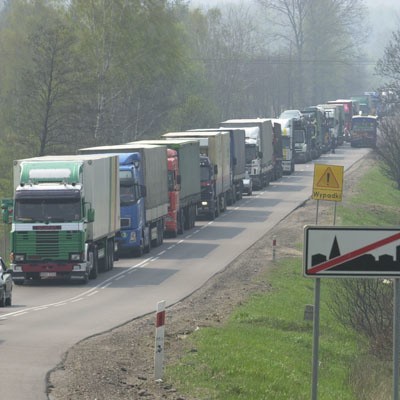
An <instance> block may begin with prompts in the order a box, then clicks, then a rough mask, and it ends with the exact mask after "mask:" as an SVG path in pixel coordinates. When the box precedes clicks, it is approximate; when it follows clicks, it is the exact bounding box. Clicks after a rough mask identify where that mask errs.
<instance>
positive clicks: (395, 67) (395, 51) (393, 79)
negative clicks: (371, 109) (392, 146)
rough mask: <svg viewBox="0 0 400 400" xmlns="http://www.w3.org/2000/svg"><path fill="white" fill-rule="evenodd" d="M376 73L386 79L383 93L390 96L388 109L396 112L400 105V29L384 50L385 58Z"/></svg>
mask: <svg viewBox="0 0 400 400" xmlns="http://www.w3.org/2000/svg"><path fill="white" fill-rule="evenodd" d="M375 71H376V73H377V74H378V75H380V76H381V77H382V78H384V79H386V82H385V83H384V85H383V87H382V91H384V92H386V93H387V94H389V93H390V96H385V97H384V99H383V100H384V101H385V103H386V104H384V106H385V108H386V109H388V108H389V109H390V111H396V109H397V110H398V109H399V104H400V101H399V99H400V29H399V30H397V31H395V32H393V33H392V39H391V40H390V42H389V44H388V45H387V46H386V48H385V50H384V54H383V57H382V58H381V59H380V60H379V61H378V62H377V65H376V67H375Z"/></svg>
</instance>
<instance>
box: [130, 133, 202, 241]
mask: <svg viewBox="0 0 400 400" xmlns="http://www.w3.org/2000/svg"><path fill="white" fill-rule="evenodd" d="M134 143H135V142H134ZM136 143H143V144H154V145H160V146H166V147H167V154H168V190H169V199H170V201H169V207H168V217H167V219H166V223H165V230H166V232H167V234H169V235H170V236H173V237H176V235H177V234H178V233H179V234H181V233H183V232H184V231H185V230H188V229H191V228H193V227H194V226H195V221H196V215H197V205H198V204H199V202H200V200H201V187H200V145H199V141H198V140H185V139H176V138H169V139H160V140H141V141H139V142H136Z"/></svg>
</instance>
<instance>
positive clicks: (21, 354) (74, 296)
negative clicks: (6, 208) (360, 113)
mask: <svg viewBox="0 0 400 400" xmlns="http://www.w3.org/2000/svg"><path fill="white" fill-rule="evenodd" d="M368 151H369V150H368V149H353V148H351V147H349V146H348V145H345V146H343V147H341V148H338V149H337V150H336V154H326V155H323V156H322V157H321V158H320V159H318V160H316V161H315V162H316V163H318V164H333V165H342V166H344V168H345V171H346V170H347V169H348V168H350V167H351V165H352V164H354V163H355V162H356V161H357V160H358V159H360V158H361V157H362V156H363V155H365V154H366V153H367V152H368ZM313 171H314V166H313V164H312V163H307V164H297V165H296V172H295V173H294V174H293V175H290V176H284V177H283V178H282V179H281V180H280V181H278V182H273V183H271V185H270V186H269V187H268V188H266V189H265V190H263V191H259V192H253V195H252V196H245V197H244V198H243V200H241V201H239V202H237V203H236V204H234V205H233V206H232V207H230V208H228V210H227V212H225V213H224V214H222V215H221V216H220V217H219V218H218V219H216V220H215V221H212V222H208V221H198V222H196V227H195V228H194V229H192V230H190V231H188V232H186V233H185V234H184V235H181V236H178V238H176V239H167V240H165V241H164V244H163V245H162V246H160V247H158V248H156V249H153V250H152V251H151V253H150V254H149V255H148V257H146V258H145V257H142V258H136V259H135V258H132V259H121V260H120V261H118V262H116V263H115V268H114V269H113V270H112V271H109V272H107V273H104V274H100V276H99V278H98V279H96V280H94V281H90V282H89V284H88V285H85V286H82V285H77V284H66V283H56V282H52V281H48V282H39V283H35V284H29V285H24V286H14V292H13V306H12V307H7V308H0V376H1V378H0V388H1V389H0V390H1V399H10V400H46V399H47V395H46V393H45V377H46V373H47V372H48V371H49V370H51V369H52V368H54V367H55V366H56V365H57V364H58V363H59V362H60V360H61V357H62V355H63V353H64V352H65V351H66V350H67V349H68V348H69V347H71V346H72V345H73V344H75V343H76V342H78V341H80V340H81V339H84V338H86V337H88V336H91V335H94V334H97V333H99V332H104V331H107V330H109V329H111V328H113V327H115V326H117V325H120V324H123V323H125V322H126V321H128V320H131V319H133V318H136V317H138V316H141V315H145V314H147V313H149V312H153V311H154V310H155V308H156V304H157V302H158V301H160V300H166V303H167V306H168V305H171V304H174V303H175V302H177V301H179V300H181V299H182V298H184V297H186V296H188V295H189V294H191V293H192V292H193V291H194V290H196V289H197V288H199V287H200V286H201V285H202V284H203V283H204V282H206V281H207V280H208V279H209V278H210V277H211V276H212V275H214V274H215V273H217V272H218V271H220V270H222V269H223V268H224V267H225V266H226V265H227V264H228V263H229V262H231V261H232V260H234V259H235V258H236V257H237V256H238V255H239V254H241V253H242V252H243V251H244V250H246V249H247V248H248V247H250V246H251V245H252V244H253V243H254V242H256V241H257V240H258V239H259V238H260V237H261V236H262V235H264V234H265V233H266V232H268V231H269V230H270V229H271V228H272V227H273V226H275V225H276V224H277V223H279V222H280V221H281V220H282V219H283V218H284V217H285V216H286V215H288V214H289V213H290V212H291V211H292V210H293V209H295V208H296V207H298V206H299V205H300V204H301V203H303V202H304V201H305V200H307V199H308V198H309V197H310V196H311V189H312V182H313ZM344 179H346V173H345V174H344ZM311 223H312V222H311Z"/></svg>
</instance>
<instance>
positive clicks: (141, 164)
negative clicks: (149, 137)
mask: <svg viewBox="0 0 400 400" xmlns="http://www.w3.org/2000/svg"><path fill="white" fill-rule="evenodd" d="M78 152H79V153H81V154H102V153H109V154H118V156H119V178H120V197H121V200H120V202H121V230H120V231H119V232H118V233H117V241H118V251H119V254H124V253H125V254H127V255H130V254H132V255H136V256H140V255H142V254H143V253H148V252H149V251H150V249H151V248H152V247H157V246H159V245H161V244H162V243H163V240H164V227H165V220H166V217H167V215H168V202H169V200H168V174H167V149H166V147H165V146H157V145H146V144H139V143H137V142H133V143H126V144H121V145H114V146H98V147H90V148H86V149H80V150H78Z"/></svg>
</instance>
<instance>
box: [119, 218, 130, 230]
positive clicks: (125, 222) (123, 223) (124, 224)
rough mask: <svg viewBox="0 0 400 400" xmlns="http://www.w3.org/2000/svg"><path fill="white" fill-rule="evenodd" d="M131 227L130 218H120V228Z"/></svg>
mask: <svg viewBox="0 0 400 400" xmlns="http://www.w3.org/2000/svg"><path fill="white" fill-rule="evenodd" d="M130 226H131V219H130V218H121V228H129V227H130Z"/></svg>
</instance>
